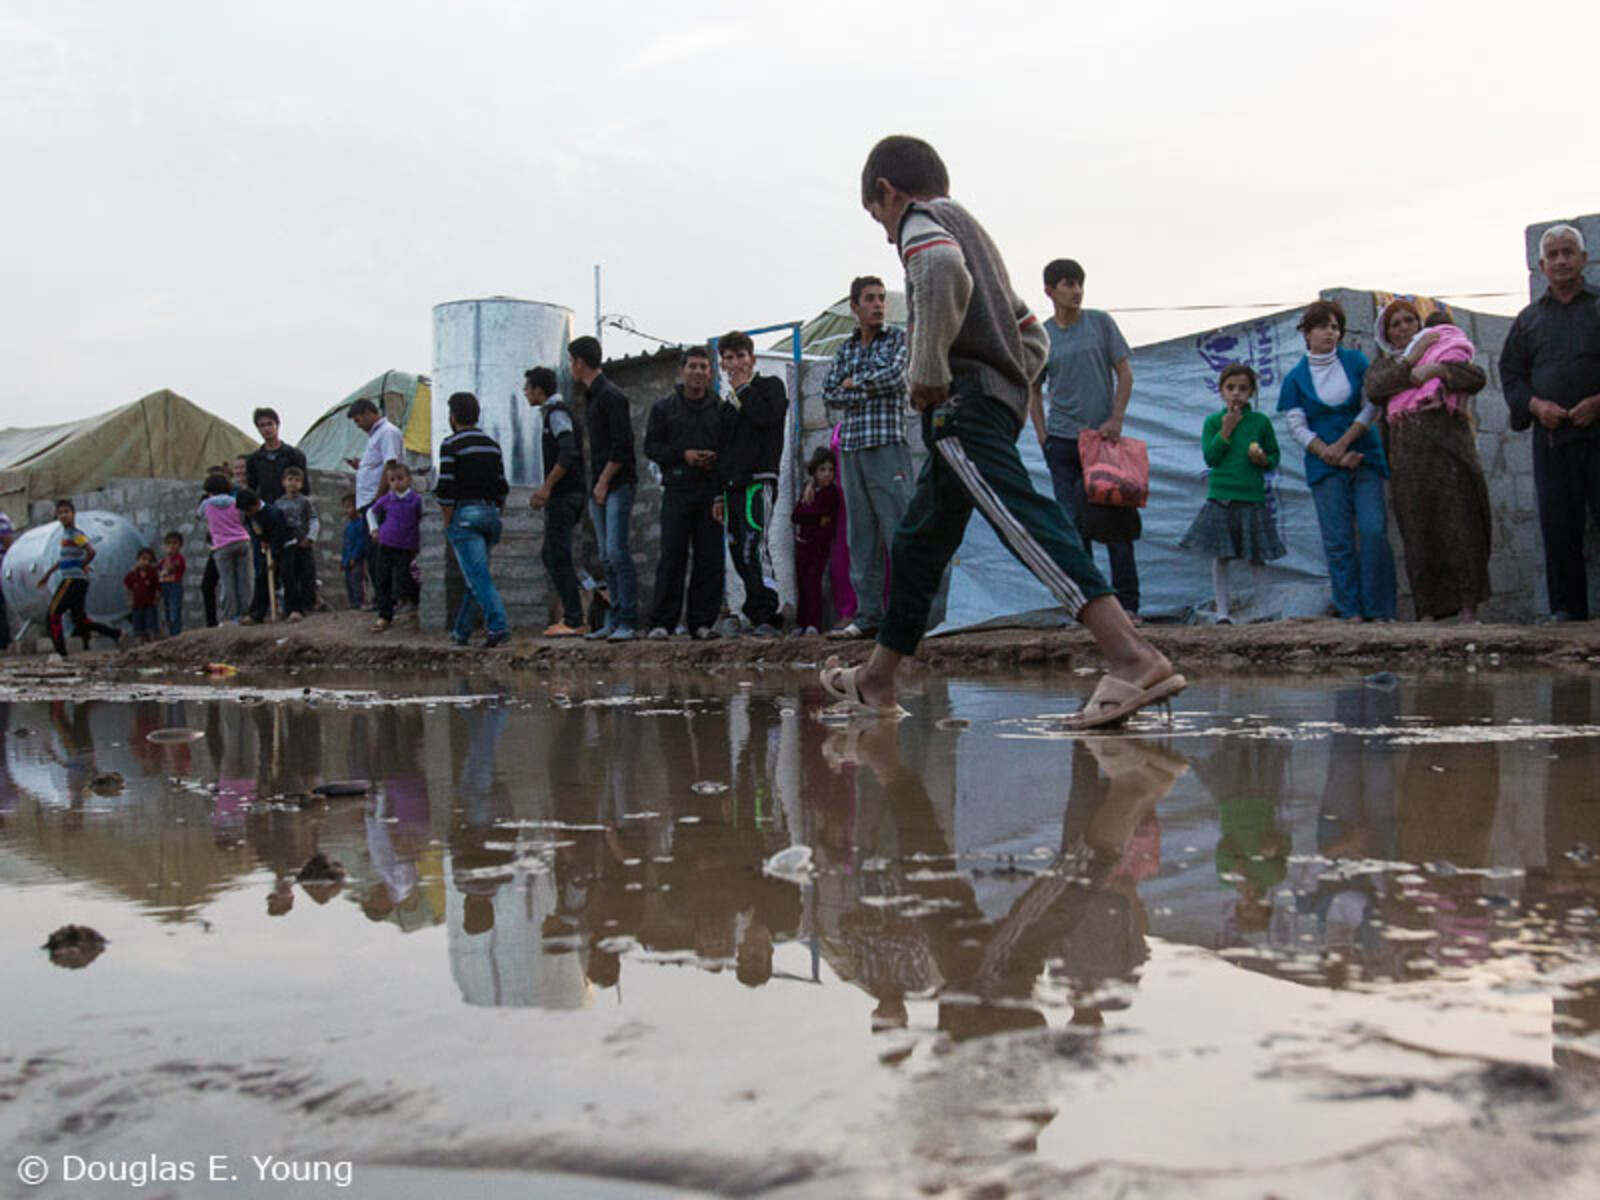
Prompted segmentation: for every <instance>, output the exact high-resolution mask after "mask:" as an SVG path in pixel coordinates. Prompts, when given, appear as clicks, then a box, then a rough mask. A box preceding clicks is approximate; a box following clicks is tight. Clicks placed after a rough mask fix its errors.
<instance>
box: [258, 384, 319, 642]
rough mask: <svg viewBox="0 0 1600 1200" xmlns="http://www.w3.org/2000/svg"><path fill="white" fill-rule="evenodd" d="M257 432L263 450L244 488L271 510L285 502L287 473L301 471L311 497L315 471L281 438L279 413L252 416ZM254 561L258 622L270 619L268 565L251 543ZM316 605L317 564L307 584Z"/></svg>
mask: <svg viewBox="0 0 1600 1200" xmlns="http://www.w3.org/2000/svg"><path fill="white" fill-rule="evenodd" d="M251 419H252V420H253V421H254V422H255V426H256V432H257V433H259V434H260V435H261V447H260V449H258V450H256V451H255V452H254V453H252V454H250V455H249V456H248V457H247V458H246V459H245V460H244V486H245V487H247V488H249V489H250V490H251V491H252V492H254V493H255V494H256V495H258V496H260V497H261V503H263V504H265V505H266V506H267V507H268V508H271V507H272V506H273V505H274V504H276V503H277V502H278V501H279V500H281V499H282V498H283V473H284V472H285V471H287V470H288V469H289V468H290V467H299V468H300V470H301V472H302V474H303V476H304V479H305V486H304V487H303V488H302V489H301V490H302V491H303V492H304V493H305V494H306V495H307V496H309V495H310V494H311V471H310V468H308V467H307V466H306V456H305V451H303V450H299V449H296V448H295V447H294V446H291V445H290V444H289V443H288V442H286V441H284V440H283V439H282V438H280V437H279V436H278V428H279V422H278V411H277V409H274V408H258V409H256V410H255V412H254V413H252V414H251ZM250 550H251V557H252V560H253V564H254V567H255V591H254V594H253V595H252V597H251V599H250V616H251V617H253V618H254V619H255V621H256V622H258V623H259V622H260V621H262V620H263V619H265V617H266V615H267V607H268V602H267V564H266V559H265V558H264V557H263V556H262V553H261V544H260V543H259V542H258V541H256V540H255V539H253V538H252V539H251V545H250ZM283 574H284V573H283V571H282V570H281V569H280V570H279V571H278V572H277V576H278V584H279V586H280V587H281V586H282V585H283ZM306 587H307V588H308V590H309V592H310V595H311V599H312V603H313V604H314V603H315V601H316V595H317V578H316V564H315V562H313V563H312V568H311V578H309V579H308V580H307V581H306Z"/></svg>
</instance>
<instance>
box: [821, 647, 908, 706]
mask: <svg viewBox="0 0 1600 1200" xmlns="http://www.w3.org/2000/svg"><path fill="white" fill-rule="evenodd" d="M860 671H861V668H860V667H841V666H840V665H839V660H838V659H837V658H830V659H829V660H828V662H827V665H826V666H824V667H823V668H822V690H823V691H825V692H827V693H828V695H829V696H831V697H832V698H833V699H834V700H836V701H838V702H839V704H841V705H843V706H844V707H845V708H846V709H847V710H848V711H849V712H851V713H859V714H861V715H863V716H872V717H903V716H905V715H906V710H905V709H903V708H901V707H900V706H899V705H898V704H882V705H879V704H868V703H867V702H866V701H865V700H863V699H862V698H861V689H860V688H859V687H858V686H857V684H856V675H857V674H858V673H859V672H860Z"/></svg>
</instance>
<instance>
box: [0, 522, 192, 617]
mask: <svg viewBox="0 0 1600 1200" xmlns="http://www.w3.org/2000/svg"><path fill="white" fill-rule="evenodd" d="M78 528H79V529H80V530H82V531H83V532H84V533H85V534H87V535H88V537H89V544H90V545H91V546H93V547H94V562H92V563H90V564H89V599H88V603H87V604H86V606H85V607H87V608H88V610H89V615H90V616H91V617H93V618H94V619H95V620H96V621H102V622H105V623H107V624H110V623H112V622H115V621H118V620H120V619H121V618H123V617H125V616H127V615H128V594H127V592H126V591H124V590H123V587H122V579H123V576H125V575H127V573H128V572H129V571H131V570H133V564H134V561H135V560H136V559H137V558H138V557H139V548H140V547H141V546H143V545H144V538H143V536H142V535H141V534H140V533H139V531H138V530H137V529H136V528H134V525H133V522H132V521H130V520H128V518H127V517H124V516H122V515H120V514H118V513H113V512H101V511H99V510H98V509H95V510H84V511H81V512H79V513H78ZM152 549H155V550H156V551H157V553H158V554H159V553H160V550H159V548H158V547H152ZM60 556H61V523H60V522H59V521H51V522H49V523H48V524H45V525H36V526H34V527H33V528H32V529H28V530H25V531H23V532H22V533H19V534H18V535H17V540H16V541H14V542H12V543H11V549H9V550H7V551H6V556H5V559H4V561H3V562H0V587H4V588H5V593H6V608H7V609H9V610H10V613H11V620H12V623H13V624H16V623H18V622H21V621H32V622H36V623H37V624H38V625H39V626H41V627H42V626H43V625H44V623H45V619H46V618H47V617H48V616H49V615H50V597H51V596H52V595H54V594H55V590H56V586H57V579H58V578H59V576H57V575H52V576H51V577H50V585H49V587H48V588H41V587H40V586H39V580H41V579H43V578H44V574H45V572H46V571H48V570H49V569H50V568H51V567H53V566H55V564H56V559H57V558H59V557H60ZM68 636H69V637H70V636H71V631H70V630H69V631H68Z"/></svg>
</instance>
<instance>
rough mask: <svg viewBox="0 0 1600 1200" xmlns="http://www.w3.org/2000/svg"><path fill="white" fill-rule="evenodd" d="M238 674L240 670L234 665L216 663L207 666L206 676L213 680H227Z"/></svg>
mask: <svg viewBox="0 0 1600 1200" xmlns="http://www.w3.org/2000/svg"><path fill="white" fill-rule="evenodd" d="M238 673H239V668H238V667H236V666H234V665H233V664H232V663H223V662H214V663H207V664H206V674H207V675H209V676H211V677H212V678H213V679H227V678H229V677H231V676H234V675H237V674H238Z"/></svg>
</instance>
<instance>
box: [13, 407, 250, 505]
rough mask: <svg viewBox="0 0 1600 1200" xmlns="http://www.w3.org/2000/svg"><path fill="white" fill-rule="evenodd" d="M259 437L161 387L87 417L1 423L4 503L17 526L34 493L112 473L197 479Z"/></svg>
mask: <svg viewBox="0 0 1600 1200" xmlns="http://www.w3.org/2000/svg"><path fill="white" fill-rule="evenodd" d="M255 447H256V442H255V439H254V438H251V437H249V436H248V435H246V434H245V433H244V432H243V431H241V430H239V429H238V428H236V427H234V426H233V425H230V424H228V422H226V421H224V420H223V419H222V418H221V417H217V416H213V415H212V414H211V413H208V412H206V411H205V409H203V408H201V407H199V406H198V405H196V404H194V403H192V402H190V401H189V400H186V399H184V397H182V396H180V395H178V393H176V392H172V391H167V390H166V389H163V390H161V391H159V392H151V393H150V394H149V395H148V396H146V397H144V398H143V399H142V400H135V401H134V402H133V403H132V404H125V405H123V406H122V407H121V408H114V409H112V410H111V411H110V412H105V413H100V414H99V415H97V416H93V417H88V418H86V419H84V420H81V421H71V422H68V423H66V424H64V425H43V426H37V427H35V428H32V429H0V508H4V509H5V512H6V515H7V516H9V517H10V518H11V520H12V521H13V522H14V523H15V524H17V525H18V526H19V527H20V526H22V525H24V524H26V523H27V521H28V519H29V509H30V507H31V505H32V503H33V502H34V501H36V500H48V499H53V498H54V497H56V496H66V495H71V494H73V493H79V492H86V491H92V490H94V489H95V488H98V487H102V486H103V485H104V484H105V483H106V482H107V481H108V480H111V479H196V480H197V479H199V478H200V477H201V476H202V475H204V474H205V469H206V468H207V467H208V466H211V465H212V464H214V463H218V462H221V461H223V460H224V459H228V458H231V457H233V456H234V455H235V454H248V453H249V452H250V451H251V450H253V449H255Z"/></svg>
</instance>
